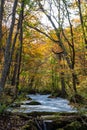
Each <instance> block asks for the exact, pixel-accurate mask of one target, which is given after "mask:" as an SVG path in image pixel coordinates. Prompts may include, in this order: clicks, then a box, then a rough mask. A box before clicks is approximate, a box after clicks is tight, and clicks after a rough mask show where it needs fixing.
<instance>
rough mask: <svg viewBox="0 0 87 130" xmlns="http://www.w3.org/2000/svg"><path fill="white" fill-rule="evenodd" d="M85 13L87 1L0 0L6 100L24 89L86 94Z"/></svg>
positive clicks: (0, 77) (0, 67)
mask: <svg viewBox="0 0 87 130" xmlns="http://www.w3.org/2000/svg"><path fill="white" fill-rule="evenodd" d="M86 12H87V1H86V0H49V1H48V0H1V1H0V93H1V96H3V98H4V99H5V97H6V95H7V97H8V98H10V96H11V99H9V100H10V101H11V100H12V99H15V98H16V97H17V95H18V94H20V93H21V92H29V93H31V92H32V93H35V92H40V93H49V92H50V93H52V94H54V95H56V96H62V97H67V96H72V95H75V94H79V95H82V96H83V97H86V98H87V95H86V94H87V13H86ZM8 98H7V99H8ZM4 102H8V101H7V100H6V101H5V100H4Z"/></svg>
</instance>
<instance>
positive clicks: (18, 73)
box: [16, 0, 25, 96]
mask: <svg viewBox="0 0 87 130" xmlns="http://www.w3.org/2000/svg"><path fill="white" fill-rule="evenodd" d="M24 6H25V4H24V0H22V3H21V17H20V36H19V41H20V48H19V54H18V71H17V79H16V96H17V95H18V86H19V78H20V68H21V60H22V47H23V26H22V25H23V18H24V17H23V15H24Z"/></svg>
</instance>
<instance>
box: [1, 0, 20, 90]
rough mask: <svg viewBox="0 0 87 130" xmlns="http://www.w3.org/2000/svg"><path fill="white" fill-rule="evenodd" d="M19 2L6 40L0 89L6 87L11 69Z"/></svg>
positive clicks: (15, 5)
mask: <svg viewBox="0 0 87 130" xmlns="http://www.w3.org/2000/svg"><path fill="white" fill-rule="evenodd" d="M17 3H18V0H15V2H14V6H13V11H12V13H13V15H12V22H11V27H10V31H9V35H8V38H7V42H6V48H5V58H4V66H3V70H2V75H1V80H0V91H2V90H3V89H4V86H5V83H6V79H7V76H8V73H9V69H10V64H11V63H10V59H9V58H10V48H11V43H12V35H13V30H14V24H15V14H16V8H17Z"/></svg>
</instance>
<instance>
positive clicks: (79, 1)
mask: <svg viewBox="0 0 87 130" xmlns="http://www.w3.org/2000/svg"><path fill="white" fill-rule="evenodd" d="M78 8H79V15H80V22H81V26H82V32H83V38H84V42H85V45H86V48H87V38H86V34H85V30H84V21H83V16H82V10H81V0H78Z"/></svg>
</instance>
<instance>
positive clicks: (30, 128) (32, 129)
mask: <svg viewBox="0 0 87 130" xmlns="http://www.w3.org/2000/svg"><path fill="white" fill-rule="evenodd" d="M21 130H38V129H37V126H36V124H35V122H34V121H33V120H29V122H28V123H27V124H26V125H25V126H23V127H22V128H21Z"/></svg>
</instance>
